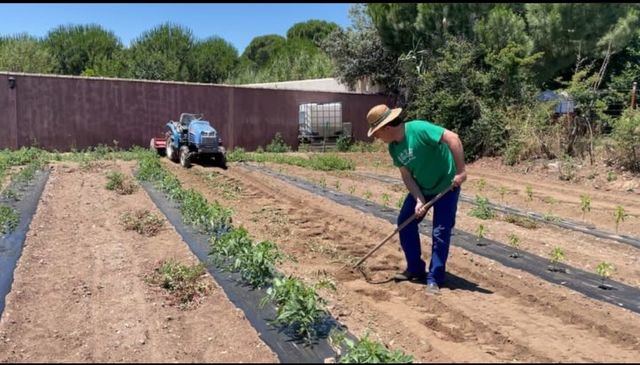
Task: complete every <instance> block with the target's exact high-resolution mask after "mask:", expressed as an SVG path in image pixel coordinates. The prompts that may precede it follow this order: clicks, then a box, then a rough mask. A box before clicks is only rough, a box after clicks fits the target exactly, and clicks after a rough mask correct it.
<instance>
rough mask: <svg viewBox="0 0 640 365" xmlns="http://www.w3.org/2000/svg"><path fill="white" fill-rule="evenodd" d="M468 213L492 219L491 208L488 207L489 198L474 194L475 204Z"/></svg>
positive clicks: (493, 215)
mask: <svg viewBox="0 0 640 365" xmlns="http://www.w3.org/2000/svg"><path fill="white" fill-rule="evenodd" d="M469 215H470V216H472V217H476V218H480V219H492V218H493V217H495V213H494V212H493V209H491V208H490V207H489V199H487V198H485V197H482V196H480V195H476V206H475V207H473V208H472V209H471V210H470V211H469Z"/></svg>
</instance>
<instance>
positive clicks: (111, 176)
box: [106, 171, 138, 195]
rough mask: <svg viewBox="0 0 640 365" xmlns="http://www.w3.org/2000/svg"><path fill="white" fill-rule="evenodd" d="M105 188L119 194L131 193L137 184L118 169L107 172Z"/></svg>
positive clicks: (136, 187)
mask: <svg viewBox="0 0 640 365" xmlns="http://www.w3.org/2000/svg"><path fill="white" fill-rule="evenodd" d="M106 188H107V190H114V191H115V192H116V193H118V194H120V195H130V194H133V193H134V192H135V191H136V190H137V189H138V186H137V185H136V184H135V183H133V182H132V181H130V180H129V179H127V178H125V176H124V174H123V173H121V172H119V171H111V172H110V173H108V174H107V185H106Z"/></svg>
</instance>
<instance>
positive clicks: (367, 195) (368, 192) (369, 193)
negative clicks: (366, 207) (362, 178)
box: [363, 190, 373, 200]
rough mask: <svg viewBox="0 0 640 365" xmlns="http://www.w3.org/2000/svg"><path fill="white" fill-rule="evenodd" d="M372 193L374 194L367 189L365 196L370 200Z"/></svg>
mask: <svg viewBox="0 0 640 365" xmlns="http://www.w3.org/2000/svg"><path fill="white" fill-rule="evenodd" d="M371 195H373V194H372V193H371V192H370V191H369V190H367V191H365V192H364V194H363V196H364V198H365V199H367V200H369V199H370V198H371Z"/></svg>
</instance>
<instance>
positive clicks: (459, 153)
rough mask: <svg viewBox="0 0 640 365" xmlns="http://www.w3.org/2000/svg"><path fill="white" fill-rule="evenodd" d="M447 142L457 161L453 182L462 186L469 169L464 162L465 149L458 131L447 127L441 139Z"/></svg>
mask: <svg viewBox="0 0 640 365" xmlns="http://www.w3.org/2000/svg"><path fill="white" fill-rule="evenodd" d="M440 140H441V141H442V142H444V143H446V144H447V145H448V146H449V149H450V150H451V154H452V155H453V160H454V161H455V163H456V176H455V177H454V178H453V183H454V184H455V185H456V186H460V185H461V184H462V183H463V182H465V180H467V171H466V169H465V163H464V150H463V148H462V141H460V137H458V134H457V133H454V132H452V131H450V130H448V129H445V131H444V133H443V134H442V138H441V139H440Z"/></svg>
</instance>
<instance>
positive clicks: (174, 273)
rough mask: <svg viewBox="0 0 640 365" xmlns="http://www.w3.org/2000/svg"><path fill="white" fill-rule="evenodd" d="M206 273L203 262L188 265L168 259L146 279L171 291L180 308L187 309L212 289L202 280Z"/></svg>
mask: <svg viewBox="0 0 640 365" xmlns="http://www.w3.org/2000/svg"><path fill="white" fill-rule="evenodd" d="M204 273H205V270H204V266H203V265H202V264H197V265H191V266H187V265H184V264H182V263H179V262H177V261H175V260H166V261H163V262H161V264H160V267H158V268H156V269H155V270H154V272H153V273H152V274H151V275H150V276H147V278H146V281H147V283H149V284H153V285H159V286H160V287H162V288H163V289H166V290H167V291H169V292H170V293H171V294H173V295H174V297H175V298H176V300H177V301H178V304H179V306H180V308H181V309H185V308H187V307H189V306H190V305H192V304H193V303H195V302H197V301H198V299H199V298H201V297H203V296H204V295H205V294H206V293H207V292H208V291H209V290H210V287H209V285H208V284H207V283H206V282H203V281H202V280H200V278H201V277H202V276H203V274H204Z"/></svg>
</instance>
